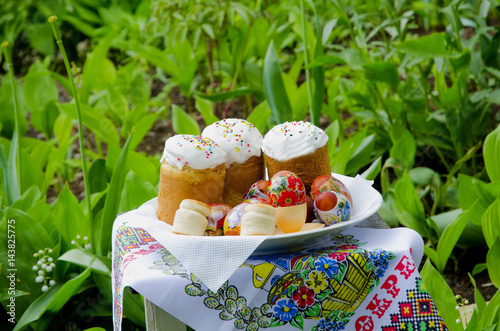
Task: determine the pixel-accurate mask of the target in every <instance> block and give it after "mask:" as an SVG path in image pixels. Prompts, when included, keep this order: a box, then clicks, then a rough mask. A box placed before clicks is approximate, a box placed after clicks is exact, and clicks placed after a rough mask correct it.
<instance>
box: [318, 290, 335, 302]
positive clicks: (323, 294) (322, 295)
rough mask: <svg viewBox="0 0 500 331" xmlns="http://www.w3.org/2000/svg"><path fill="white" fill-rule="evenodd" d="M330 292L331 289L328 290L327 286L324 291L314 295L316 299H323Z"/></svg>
mask: <svg viewBox="0 0 500 331" xmlns="http://www.w3.org/2000/svg"><path fill="white" fill-rule="evenodd" d="M331 293H332V290H330V289H329V288H327V289H326V290H325V291H323V292H321V293H319V294H318V295H316V300H318V301H323V300H324V299H325V298H326V297H327V296H329V295H330V294H331Z"/></svg>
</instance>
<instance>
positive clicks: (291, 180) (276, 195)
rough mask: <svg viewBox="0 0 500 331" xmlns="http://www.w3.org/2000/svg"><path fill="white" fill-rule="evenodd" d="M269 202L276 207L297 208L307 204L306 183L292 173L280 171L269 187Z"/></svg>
mask: <svg viewBox="0 0 500 331" xmlns="http://www.w3.org/2000/svg"><path fill="white" fill-rule="evenodd" d="M267 195H268V197H269V202H270V203H271V204H272V205H273V206H274V207H289V206H297V205H301V204H303V203H305V202H306V190H305V187H304V183H302V181H301V180H300V178H299V177H298V176H297V175H296V174H294V173H293V172H291V171H279V172H277V173H276V174H275V175H274V176H273V177H272V178H271V181H270V184H269V186H268V187H267Z"/></svg>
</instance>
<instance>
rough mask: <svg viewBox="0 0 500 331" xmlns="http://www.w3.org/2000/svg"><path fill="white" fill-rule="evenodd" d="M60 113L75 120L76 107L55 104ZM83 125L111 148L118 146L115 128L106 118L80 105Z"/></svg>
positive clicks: (68, 104)
mask: <svg viewBox="0 0 500 331" xmlns="http://www.w3.org/2000/svg"><path fill="white" fill-rule="evenodd" d="M57 107H58V108H59V110H60V111H61V113H63V114H65V115H66V116H69V117H71V118H72V119H76V118H77V116H76V106H75V104H74V103H57ZM80 108H81V112H82V121H83V124H84V125H85V126H86V127H88V128H89V129H90V130H91V131H92V132H93V133H94V134H95V135H96V136H98V137H99V138H100V139H102V140H103V141H104V142H106V143H108V144H109V145H112V146H119V141H120V139H119V137H118V132H117V130H116V127H115V126H114V124H113V122H111V121H110V120H109V119H108V118H106V117H105V116H103V115H102V114H100V113H99V112H97V111H95V110H94V109H93V108H92V107H90V106H87V105H85V104H83V103H80Z"/></svg>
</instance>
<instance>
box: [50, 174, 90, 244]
mask: <svg viewBox="0 0 500 331" xmlns="http://www.w3.org/2000/svg"><path fill="white" fill-rule="evenodd" d="M54 226H55V227H56V228H57V230H58V231H59V233H60V234H61V237H62V239H63V251H64V250H67V249H69V247H71V241H72V240H75V239H76V236H77V235H80V236H81V237H84V236H87V237H90V236H91V235H92V234H91V233H90V228H91V227H90V224H89V221H88V218H86V217H85V215H84V213H83V210H82V207H81V206H80V204H79V203H78V200H77V198H76V197H75V196H74V195H73V193H72V192H71V191H70V189H69V187H68V184H67V183H66V185H65V186H64V188H63V190H62V191H61V192H60V193H59V196H58V198H57V205H56V206H55V209H54Z"/></svg>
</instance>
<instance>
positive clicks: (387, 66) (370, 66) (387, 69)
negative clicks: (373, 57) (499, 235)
mask: <svg viewBox="0 0 500 331" xmlns="http://www.w3.org/2000/svg"><path fill="white" fill-rule="evenodd" d="M363 69H365V76H366V79H368V80H369V81H370V82H372V81H373V82H380V83H385V84H387V85H389V86H390V87H392V88H393V89H394V90H397V89H398V84H399V73H398V69H397V68H396V65H395V64H394V63H393V62H387V61H384V62H375V63H366V64H364V65H363Z"/></svg>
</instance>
